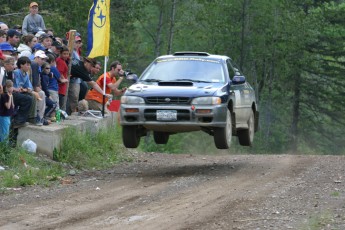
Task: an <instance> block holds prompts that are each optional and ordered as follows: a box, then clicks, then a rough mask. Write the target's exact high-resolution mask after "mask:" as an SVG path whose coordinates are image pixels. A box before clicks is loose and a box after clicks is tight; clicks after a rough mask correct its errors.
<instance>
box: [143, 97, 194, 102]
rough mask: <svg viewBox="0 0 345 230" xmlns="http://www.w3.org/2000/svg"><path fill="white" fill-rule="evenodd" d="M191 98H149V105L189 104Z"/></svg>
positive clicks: (147, 100) (147, 99)
mask: <svg viewBox="0 0 345 230" xmlns="http://www.w3.org/2000/svg"><path fill="white" fill-rule="evenodd" d="M189 101H190V98H189V97H147V98H146V103H147V104H189Z"/></svg>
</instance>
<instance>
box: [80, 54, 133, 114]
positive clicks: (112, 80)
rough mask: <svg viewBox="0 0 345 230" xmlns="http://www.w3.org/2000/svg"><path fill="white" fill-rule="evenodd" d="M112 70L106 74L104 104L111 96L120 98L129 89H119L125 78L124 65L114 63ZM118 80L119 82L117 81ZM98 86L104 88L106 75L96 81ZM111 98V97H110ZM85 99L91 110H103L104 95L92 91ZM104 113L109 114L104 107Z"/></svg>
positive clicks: (117, 62)
mask: <svg viewBox="0 0 345 230" xmlns="http://www.w3.org/2000/svg"><path fill="white" fill-rule="evenodd" d="M109 68H110V70H109V71H108V72H107V73H106V79H105V85H106V87H105V93H106V95H107V97H105V101H104V103H107V102H108V97H109V95H110V94H112V93H113V94H114V95H115V96H120V95H122V94H123V92H125V90H126V89H127V88H126V87H124V88H122V89H119V86H120V84H121V82H122V80H123V76H124V74H125V71H124V70H123V69H122V65H121V63H120V62H119V61H114V62H112V63H111V64H110V67H109ZM116 78H118V80H116ZM96 83H97V85H98V86H99V87H100V88H101V89H103V87H104V74H102V75H101V76H100V77H99V78H98V79H97V81H96ZM110 97H111V96H110ZM85 99H86V100H87V102H88V104H89V109H91V110H100V111H102V110H103V94H101V93H99V92H98V91H96V90H94V89H90V90H89V91H88V93H87V94H86V97H85ZM104 113H105V114H107V113H109V110H108V109H107V107H106V106H105V107H104Z"/></svg>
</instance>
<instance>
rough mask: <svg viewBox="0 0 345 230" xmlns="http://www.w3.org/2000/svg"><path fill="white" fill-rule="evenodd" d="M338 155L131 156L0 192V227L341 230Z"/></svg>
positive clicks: (344, 189)
mask: <svg viewBox="0 0 345 230" xmlns="http://www.w3.org/2000/svg"><path fill="white" fill-rule="evenodd" d="M344 163H345V158H344V157H342V156H311V155H308V156H300V155H211V156H210V155H183V154H181V155H169V154H161V153H138V154H135V161H134V162H132V163H123V164H120V165H117V166H116V167H114V168H112V169H109V170H106V171H95V172H84V173H82V174H76V175H75V176H70V177H66V178H63V180H61V183H60V184H59V185H56V186H52V187H50V188H41V187H28V188H21V189H19V190H17V189H13V190H11V192H10V193H9V194H6V195H0V210H1V211H0V229H16V230H18V229H140V230H145V229H148V230H151V229H243V230H248V229H255V230H259V229H277V230H278V229H279V230H281V229H312V230H313V229H339V230H342V229H345V199H344V197H345V186H344V185H345V181H343V176H344V174H345V168H344Z"/></svg>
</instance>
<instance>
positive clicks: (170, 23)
mask: <svg viewBox="0 0 345 230" xmlns="http://www.w3.org/2000/svg"><path fill="white" fill-rule="evenodd" d="M36 2H37V3H38V4H39V13H40V14H41V15H42V16H43V17H44V20H45V23H46V26H47V27H48V28H52V29H53V30H54V34H55V35H56V36H59V37H63V36H64V35H65V33H66V32H67V31H69V30H71V29H75V30H77V31H78V32H79V33H80V34H81V35H82V38H83V43H84V46H83V49H84V50H83V54H85V53H86V45H87V39H86V33H87V19H88V18H87V17H88V13H89V10H90V7H91V5H92V2H93V1H92V0H74V1H71V0H59V1H55V0H54V1H53V0H37V1H36ZM29 3H30V1H23V0H1V4H0V6H1V7H0V21H2V22H5V23H6V24H8V25H9V26H10V27H11V26H13V25H15V24H21V23H22V20H23V19H24V16H25V15H26V14H28V12H29V9H28V5H29ZM110 4H111V7H110V16H111V40H110V61H112V60H120V61H121V62H122V63H123V65H124V67H125V68H129V69H131V70H132V72H135V73H137V74H138V75H140V73H141V72H142V71H143V70H144V69H145V67H146V66H147V65H148V64H149V63H150V62H151V61H152V60H153V59H154V58H155V57H157V56H159V55H163V54H169V53H173V52H176V51H184V50H188V51H205V52H209V53H214V54H224V55H227V56H230V57H231V58H232V59H233V60H235V62H236V63H237V64H238V66H240V68H241V69H242V70H243V72H244V73H245V75H246V77H247V80H248V81H249V82H250V83H251V84H252V86H253V87H254V88H255V89H256V93H257V98H258V104H259V110H260V116H261V117H260V131H259V132H258V133H257V134H256V135H255V143H254V146H253V147H251V148H249V149H248V148H246V149H243V147H242V148H241V147H239V146H238V145H237V144H236V143H235V144H234V147H233V148H231V149H230V150H229V152H249V153H301V154H315V153H316V154H345V137H344V136H345V135H344V128H345V115H344V111H345V110H344V107H345V100H344V98H345V79H344V76H345V75H344V72H345V67H344V64H345V48H344V45H345V44H344V43H345V39H344V38H345V17H344V15H345V1H344V0H337V1H325V0H187V1H186V0H111V3H110ZM100 61H102V60H101V59H100ZM203 135H204V134H202V135H199V134H182V135H176V137H174V139H171V140H170V142H169V144H168V145H166V146H161V147H156V146H155V145H154V144H151V142H150V140H146V139H145V142H146V144H145V147H143V146H142V148H146V150H149V151H161V152H164V151H166V152H174V151H179V150H185V149H186V148H189V147H190V146H198V147H199V149H203V151H205V152H211V151H216V150H215V149H214V147H213V143H212V138H210V137H207V136H203ZM205 135H207V134H205ZM174 136H175V135H174ZM192 136H193V137H192ZM196 137H198V138H196Z"/></svg>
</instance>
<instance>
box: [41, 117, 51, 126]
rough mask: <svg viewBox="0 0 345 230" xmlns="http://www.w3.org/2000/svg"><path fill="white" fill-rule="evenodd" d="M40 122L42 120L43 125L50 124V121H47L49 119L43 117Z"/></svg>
mask: <svg viewBox="0 0 345 230" xmlns="http://www.w3.org/2000/svg"><path fill="white" fill-rule="evenodd" d="M42 122H43V125H50V124H51V122H49V120H47V119H45V118H43V119H42Z"/></svg>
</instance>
